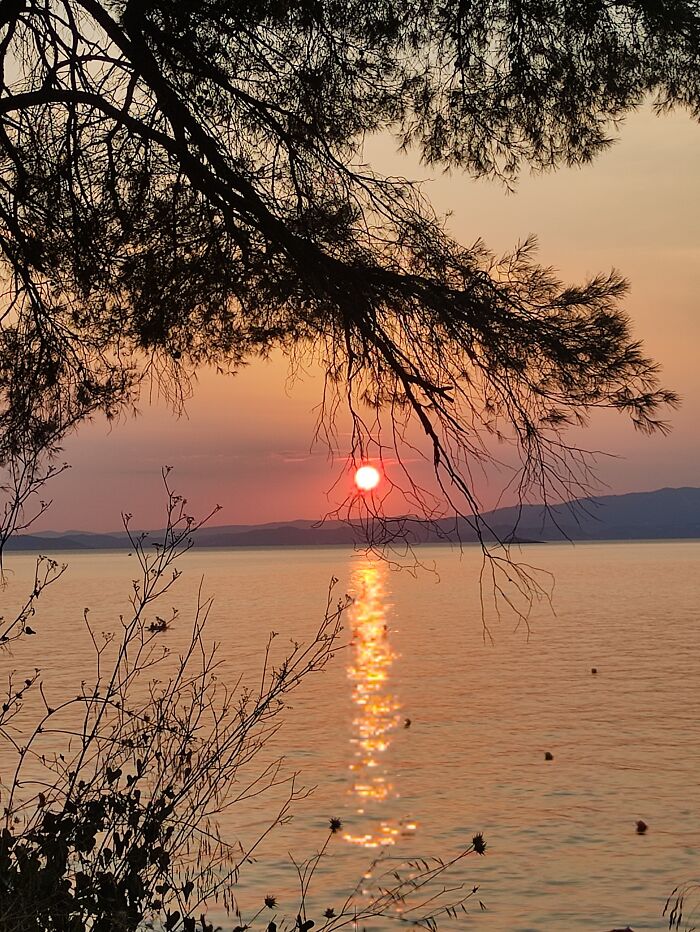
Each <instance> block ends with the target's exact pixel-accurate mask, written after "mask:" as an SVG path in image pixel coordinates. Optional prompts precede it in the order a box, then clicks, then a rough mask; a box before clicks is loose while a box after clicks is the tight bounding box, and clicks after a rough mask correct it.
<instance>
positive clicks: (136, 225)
mask: <svg viewBox="0 0 700 932" xmlns="http://www.w3.org/2000/svg"><path fill="white" fill-rule="evenodd" d="M0 24H1V25H0V55H1V60H2V67H3V71H2V89H1V96H0V115H1V119H2V124H1V127H0V137H1V138H0V145H1V147H2V176H1V179H2V180H1V185H2V187H1V193H0V214H1V216H0V247H1V250H2V273H1V274H2V282H3V297H2V304H1V305H0V320H1V328H2V329H1V331H0V421H1V425H0V429H1V432H2V440H1V446H0V450H1V451H2V458H5V459H6V458H7V457H9V456H11V455H13V454H16V453H17V452H18V451H21V450H26V449H27V448H29V449H33V450H36V449H37V448H43V447H46V448H51V447H54V446H55V445H56V444H58V443H59V442H60V440H61V437H62V436H63V435H64V433H65V431H66V429H68V428H69V427H70V426H71V425H73V424H75V423H77V422H79V421H80V420H81V419H83V418H84V417H86V416H88V415H89V414H90V413H92V412H94V411H96V410H99V409H102V410H103V411H105V412H106V413H107V414H108V415H113V414H114V413H115V412H116V411H118V410H119V409H120V407H121V406H122V405H124V404H127V403H129V402H130V401H131V400H133V398H134V397H135V393H136V392H137V391H138V385H139V382H140V380H141V379H142V378H143V376H144V375H145V374H147V373H151V374H153V373H156V374H157V375H158V377H159V378H161V379H163V380H164V382H165V383H166V384H170V385H174V386H177V384H178V383H179V382H180V380H181V379H182V378H183V377H185V375H186V373H187V371H191V370H192V368H193V367H196V366H198V365H200V364H202V363H205V362H207V363H215V364H217V365H220V366H222V367H224V368H235V367H236V366H237V365H238V364H240V363H241V362H242V361H244V360H246V359H248V358H249V357H251V356H254V355H256V354H265V353H268V352H269V351H270V350H272V349H273V348H275V347H281V348H282V349H283V350H285V351H286V352H289V353H297V352H299V353H310V354H313V355H315V357H316V358H318V359H320V361H321V362H322V363H323V364H324V365H325V367H326V369H327V371H328V375H329V379H328V386H329V388H331V389H332V390H333V391H334V392H336V393H337V395H338V396H343V395H347V400H348V403H349V404H350V407H351V410H353V412H354V414H355V427H356V435H355V440H354V443H355V447H356V449H357V450H358V451H359V452H360V453H363V452H366V449H367V447H366V445H367V443H369V442H371V440H370V436H369V435H370V434H371V433H372V427H371V419H370V421H369V422H368V421H366V420H365V419H364V416H363V414H362V410H363V409H362V403H363V402H366V403H368V404H369V405H370V407H372V406H375V407H377V406H381V407H384V408H385V409H388V410H389V412H390V415H391V416H393V418H394V422H396V423H399V424H401V423H402V419H403V418H404V416H405V415H406V413H408V414H410V416H412V417H415V418H417V419H418V421H419V422H420V424H421V426H422V429H423V430H424V431H425V433H426V434H427V436H428V438H429V440H430V442H431V443H432V445H433V450H434V458H435V463H436V465H437V467H438V472H440V470H445V471H446V472H443V473H442V475H443V476H446V477H447V480H448V482H446V487H449V488H454V487H455V484H456V488H457V489H458V490H461V491H462V492H463V493H464V494H465V495H466V496H467V498H468V499H470V500H471V487H470V483H469V472H468V470H469V460H470V457H479V456H483V455H486V454H485V453H484V447H483V438H484V436H486V435H488V434H489V433H496V434H498V433H504V434H510V435H512V436H514V437H515V440H516V443H517V445H518V446H519V448H520V451H521V454H522V459H523V464H524V473H523V476H524V478H523V481H524V483H525V484H527V483H531V482H535V483H537V484H539V485H540V486H541V488H542V489H543V490H546V489H548V488H551V487H552V486H556V485H557V484H559V483H560V482H562V481H564V482H566V481H567V477H570V476H571V472H570V470H571V468H572V467H571V465H570V463H569V460H568V459H567V455H568V452H569V448H568V447H567V446H566V444H565V443H564V442H563V441H562V439H561V434H560V431H561V429H562V427H563V426H565V425H566V424H567V423H570V422H577V421H582V420H585V418H586V415H587V413H588V412H589V411H590V410H591V409H592V408H596V407H612V408H616V409H619V410H620V411H623V412H625V413H627V414H629V415H630V416H631V418H632V420H633V421H634V423H635V424H636V425H637V426H638V427H639V428H641V429H643V430H653V429H654V428H656V427H658V426H659V425H660V421H659V416H660V408H661V407H662V406H663V405H665V404H668V403H673V402H674V401H675V398H674V396H673V395H672V394H671V393H669V392H667V391H664V390H662V389H660V388H659V386H658V383H657V374H656V367H655V365H654V364H653V363H652V362H651V361H650V360H648V359H647V358H645V356H644V354H643V352H642V350H641V349H640V346H639V344H638V343H636V342H635V341H634V340H633V339H632V337H631V335H630V331H629V326H628V321H627V318H626V316H625V314H624V312H623V310H622V308H621V304H620V299H621V297H622V296H623V294H624V290H625V283H624V281H623V280H622V279H621V278H620V277H619V276H618V275H617V274H615V273H612V274H609V275H608V274H603V275H600V276H598V277H596V278H594V279H593V280H591V281H588V282H585V283H584V284H582V285H580V286H568V285H563V284H562V283H560V282H559V281H558V280H557V278H556V276H555V275H554V274H553V273H552V271H551V270H550V269H547V268H543V267H541V266H539V265H537V264H536V262H535V260H534V259H533V254H532V245H531V244H525V245H521V246H519V247H518V248H516V249H515V251H514V252H513V253H512V255H509V256H506V257H504V258H502V259H496V258H495V257H494V256H492V255H491V254H490V253H489V252H488V251H487V249H486V248H485V247H484V246H483V245H482V244H480V243H477V244H476V245H473V246H464V245H461V244H459V243H457V242H455V241H454V240H453V239H452V238H451V237H450V236H449V235H448V234H447V232H446V231H445V229H444V226H443V224H442V222H441V221H440V219H439V218H437V217H436V216H435V215H434V214H433V213H432V212H431V210H430V207H429V205H428V204H427V203H426V202H425V200H424V199H423V197H422V195H421V193H420V190H419V189H418V188H417V187H416V186H415V185H412V184H410V183H409V182H407V181H404V180H401V179H394V178H386V177H382V176H380V175H378V174H376V173H374V172H373V171H371V170H370V169H369V168H368V167H367V166H365V165H363V164H362V145H363V142H364V140H365V139H366V138H367V137H368V136H369V135H371V134H374V133H377V132H386V131H389V132H391V133H393V135H394V137H395V138H396V140H397V141H398V143H399V144H400V145H402V146H406V147H414V148H416V149H417V150H418V151H419V152H420V153H421V155H422V156H423V158H424V159H425V161H426V162H428V163H431V164H436V165H440V166H448V167H457V168H462V169H464V170H466V171H467V172H469V173H471V174H472V175H477V176H479V175H481V176H498V177H500V178H502V179H505V180H506V181H507V180H509V179H512V178H514V177H515V176H516V174H517V172H518V171H519V169H520V168H521V166H522V165H523V164H530V165H532V166H534V167H536V168H543V169H544V168H550V167H554V166H556V165H559V164H577V163H581V162H585V161H587V160H589V159H591V158H592V157H594V156H595V155H596V154H597V153H598V152H599V151H600V150H602V149H604V148H605V147H606V146H607V145H609V142H610V138H609V133H610V130H611V127H613V126H614V123H615V121H616V120H617V119H619V118H620V117H622V116H623V114H624V113H626V112H627V111H629V110H631V109H633V108H635V107H637V106H639V105H640V104H641V103H642V102H643V101H644V100H645V99H646V98H647V97H648V96H649V95H652V96H653V97H654V99H655V101H656V106H657V107H658V108H661V109H664V108H671V107H674V106H677V105H679V106H684V107H686V108H687V109H688V110H690V112H691V114H692V115H693V116H694V117H696V118H697V117H698V115H699V114H700V6H699V4H698V2H697V0H616V2H612V0H585V2H575V3H573V2H566V0H474V2H470V0H460V2H457V0H442V2H432V0H402V2H394V3H392V2H384V0H377V2H372V3H367V2H364V0H363V2H357V0H342V2H341V0H315V2H314V0H288V2H286V0H279V2H278V0H248V2H246V0H236V2H233V0H179V2H173V0H129V2H126V3H124V2H98V0H64V2H59V0H3V2H2V3H0ZM329 404H330V408H331V409H332V406H333V402H331V403H329ZM375 440H376V437H375ZM396 441H397V438H396V436H394V437H391V436H390V437H388V439H387V441H386V442H387V443H389V444H392V443H394V442H396ZM449 483H452V485H449Z"/></svg>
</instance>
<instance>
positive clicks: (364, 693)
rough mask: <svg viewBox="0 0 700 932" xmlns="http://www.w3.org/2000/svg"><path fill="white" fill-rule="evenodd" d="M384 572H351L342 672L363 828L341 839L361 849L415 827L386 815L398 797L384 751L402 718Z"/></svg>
mask: <svg viewBox="0 0 700 932" xmlns="http://www.w3.org/2000/svg"><path fill="white" fill-rule="evenodd" d="M386 573H387V568H386V566H385V565H384V564H383V563H366V564H364V565H362V566H360V567H357V568H356V569H355V571H354V573H353V589H354V592H355V601H354V604H353V607H352V612H351V625H352V657H351V662H350V664H349V666H348V671H347V673H348V679H349V680H350V682H351V683H352V684H353V687H352V701H353V703H354V709H355V716H354V718H353V723H352V738H351V742H352V745H353V749H354V755H353V760H352V763H351V764H350V771H351V774H352V788H351V793H352V795H353V796H354V797H355V803H356V806H357V809H356V812H357V814H358V816H360V817H361V818H360V820H359V821H360V823H361V824H363V826H366V828H364V830H361V831H357V832H355V833H353V832H346V833H345V836H344V837H345V839H346V841H349V842H351V843H352V844H356V845H362V846H363V847H365V848H377V847H379V846H381V845H393V844H395V840H396V837H397V836H398V835H399V834H401V832H402V831H409V832H410V831H412V830H413V829H414V828H415V826H414V825H413V823H407V824H402V823H401V822H400V821H398V820H396V819H393V818H391V817H390V815H389V812H388V811H387V804H388V803H389V801H390V800H392V799H397V798H398V793H397V792H396V788H395V785H394V782H393V779H392V775H391V770H390V767H389V764H388V761H387V751H388V750H389V747H390V745H391V743H392V740H393V738H394V732H395V731H396V729H397V728H398V727H399V725H400V724H401V721H402V718H401V714H400V713H401V704H400V702H399V699H398V697H397V696H396V694H395V693H394V692H393V690H392V684H391V668H392V665H393V663H394V661H395V660H396V658H397V654H396V653H395V651H394V649H393V648H392V645H391V632H390V629H389V625H388V622H387V616H388V613H389V611H390V606H389V605H388V604H387V602H386V593H385V578H386Z"/></svg>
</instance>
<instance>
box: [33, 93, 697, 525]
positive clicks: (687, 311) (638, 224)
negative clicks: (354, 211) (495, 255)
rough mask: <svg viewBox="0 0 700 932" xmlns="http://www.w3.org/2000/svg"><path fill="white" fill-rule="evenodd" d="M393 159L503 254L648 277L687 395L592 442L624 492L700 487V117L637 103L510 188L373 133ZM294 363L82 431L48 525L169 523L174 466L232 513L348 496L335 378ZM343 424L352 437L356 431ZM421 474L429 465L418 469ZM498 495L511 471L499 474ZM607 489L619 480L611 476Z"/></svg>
mask: <svg viewBox="0 0 700 932" xmlns="http://www.w3.org/2000/svg"><path fill="white" fill-rule="evenodd" d="M365 157H366V159H367V160H368V161H369V162H371V164H373V165H374V167H376V168H377V169H380V170H384V171H387V172H390V173H392V174H402V175H405V176H407V177H410V178H417V179H425V180H426V192H427V194H428V196H429V198H430V199H431V200H432V202H433V204H434V206H435V207H436V209H437V210H438V211H439V212H447V211H450V212H451V218H450V221H449V225H450V228H451V230H452V232H453V233H454V235H455V236H456V237H457V238H458V239H460V240H461V241H462V242H465V243H471V242H473V241H474V240H476V239H477V238H478V237H481V238H483V239H484V241H485V242H486V244H487V245H488V246H489V247H490V248H491V249H493V250H494V251H496V252H504V251H507V250H508V249H510V248H511V247H512V246H514V245H515V244H516V243H517V242H518V240H522V239H524V238H525V237H526V236H528V235H530V234H533V233H534V234H537V236H538V238H539V243H540V251H539V259H540V261H541V262H542V263H543V264H546V265H552V266H554V267H555V268H556V269H558V270H559V272H560V273H561V275H562V277H563V278H564V279H565V280H568V281H572V282H574V281H576V282H578V281H581V280H582V279H584V278H586V277H587V276H588V275H592V274H595V273H596V272H599V271H607V270H609V269H610V268H611V267H613V266H614V267H616V268H617V269H619V270H620V271H621V272H622V273H623V274H624V275H625V276H626V277H627V278H628V279H629V280H630V281H631V285H632V289H631V293H630V295H629V297H628V299H627V302H626V308H627V310H628V312H629V314H630V315H631V317H632V319H633V321H634V327H635V334H636V335H637V336H638V337H640V338H642V339H643V340H644V341H645V344H646V349H647V351H648V353H649V354H650V355H651V356H652V357H654V358H655V359H656V360H658V361H659V362H660V363H661V364H662V365H663V383H664V385H666V386H668V387H670V388H673V389H674V390H676V391H677V392H678V393H679V394H680V395H681V397H682V400H683V406H682V408H681V410H680V411H678V412H675V413H673V414H672V421H673V427H674V429H673V431H672V433H671V435H670V436H668V437H662V436H658V437H654V438H648V437H643V436H641V435H639V434H636V433H635V431H634V430H633V428H632V426H631V425H630V424H629V423H628V422H626V421H625V420H624V418H622V417H619V416H611V415H608V414H605V415H601V416H598V417H596V418H595V419H594V422H593V424H592V426H591V428H590V430H589V431H588V432H587V434H586V436H585V438H580V437H579V438H578V439H579V442H581V443H582V444H583V445H585V446H587V447H588V448H590V449H599V450H605V451H607V452H608V453H611V454H615V455H616V457H617V458H604V459H603V460H601V462H600V464H599V475H600V478H601V480H603V481H604V482H605V483H606V484H607V486H608V490H609V491H613V492H627V491H637V490H648V489H655V488H659V487H662V486H683V485H696V486H697V485H700V430H698V425H700V361H699V360H698V346H699V345H700V315H699V314H698V295H699V294H700V173H699V172H698V165H700V126H699V125H698V124H697V123H694V122H693V121H692V120H691V119H690V117H688V116H687V115H686V114H684V113H682V112H678V113H676V114H671V115H669V116H663V117H655V116H653V115H652V114H651V112H650V110H644V111H641V112H639V113H636V114H633V115H632V116H631V117H629V118H628V120H627V121H626V123H625V124H624V125H623V127H622V129H621V134H620V140H619V142H618V143H617V144H616V145H615V146H614V147H612V148H611V149H610V150H609V151H608V152H607V153H606V154H604V155H603V156H601V157H599V158H598V159H597V160H596V161H595V162H594V163H593V164H592V165H589V166H586V167H585V168H583V169H561V170H559V171H558V172H556V173H554V174H550V175H545V176H538V177H529V176H523V178H522V179H521V181H520V184H519V187H518V190H517V192H516V193H514V194H507V193H506V192H504V190H503V189H502V188H501V187H500V186H499V185H498V184H497V183H495V182H486V181H481V182H475V181H472V180H470V179H469V178H467V177H464V176H461V175H459V174H451V175H449V176H446V175H440V174H439V173H437V172H431V171H429V170H428V169H426V168H425V167H424V166H421V165H420V164H418V162H417V161H413V160H411V159H410V158H407V157H403V156H399V155H396V154H395V153H394V152H393V146H392V144H391V143H390V142H389V141H388V140H387V139H380V140H375V141H372V142H371V143H370V144H368V146H367V149H366V152H365ZM287 383H288V367H287V363H286V362H285V360H283V359H282V358H275V359H273V360H271V361H269V362H255V363H253V364H251V365H250V366H249V367H248V368H247V369H245V370H244V371H242V372H241V373H240V374H239V375H237V376H236V377H234V378H230V377H229V378H225V377H218V376H215V375H213V374H212V373H202V374H201V377H200V379H199V384H198V385H197V386H196V388H195V393H194V397H193V398H192V400H191V401H190V402H189V404H188V406H187V413H186V416H185V417H180V418H176V417H174V416H173V415H172V414H171V413H170V412H169V411H168V408H167V405H166V404H165V403H163V402H162V401H159V400H158V399H153V400H151V401H149V399H148V398H145V397H144V398H143V399H142V403H141V416H140V418H138V419H134V420H132V419H123V420H122V421H121V422H120V423H117V424H116V425H113V426H111V427H108V426H107V425H106V424H105V423H104V422H103V421H99V420H98V421H95V422H94V423H92V424H90V425H88V426H85V427H82V428H81V429H80V431H79V432H78V433H77V434H76V435H74V436H72V437H71V438H70V439H69V441H68V442H67V443H66V446H65V459H66V460H67V461H68V462H70V463H71V466H72V468H71V470H70V471H69V472H68V473H67V474H65V475H64V476H62V477H60V478H59V479H57V480H56V481H55V483H54V485H53V489H52V495H53V498H54V504H53V506H52V508H51V510H50V511H49V512H48V513H47V514H46V515H45V516H44V517H43V518H42V520H41V522H40V523H38V524H37V525H36V529H46V528H53V529H56V530H61V529H68V528H78V529H85V530H113V529H115V528H118V527H119V526H120V523H121V519H120V513H121V511H124V510H126V511H130V512H132V513H133V514H134V516H135V517H134V520H135V522H136V523H137V524H138V525H139V526H158V525H159V524H160V523H161V519H162V501H161V496H160V488H159V486H160V467H161V466H162V465H163V464H166V463H167V464H170V465H172V466H173V467H174V468H175V473H174V476H175V478H174V484H175V486H176V487H177V489H178V490H179V491H181V492H182V493H183V494H185V495H187V496H188V498H189V499H190V501H191V502H192V505H193V507H194V508H195V509H196V510H200V509H203V508H207V507H208V506H210V505H214V504H217V503H218V504H220V505H221V506H222V511H221V513H220V514H219V515H218V516H217V523H221V524H237V523H240V524H247V523H262V522H267V521H275V520H291V519H294V518H318V517H320V516H322V515H323V514H325V513H327V512H328V511H329V510H332V509H333V507H334V506H335V505H336V504H337V503H338V502H339V501H340V500H342V499H343V498H344V497H345V495H346V494H347V492H348V489H349V480H348V478H346V477H343V478H342V479H341V481H340V482H339V483H338V484H337V485H336V486H335V488H333V485H334V483H335V482H336V480H337V479H338V477H339V476H340V475H341V474H342V471H343V466H344V462H343V457H342V452H343V451H342V450H341V455H340V456H339V457H338V458H336V459H335V460H334V461H331V460H330V459H329V456H328V450H327V448H326V447H324V445H323V444H322V443H319V444H317V445H315V446H314V445H313V435H314V426H315V422H316V417H317V411H316V406H317V405H318V403H319V401H320V395H321V381H320V378H319V374H318V373H317V372H314V371H313V370H312V371H309V372H308V373H307V374H306V375H304V376H303V377H297V379H296V382H295V383H294V384H293V385H288V384H287ZM342 426H343V425H342V424H341V425H340V427H341V432H340V436H339V441H340V445H341V446H342V442H343V433H342ZM416 468H417V469H418V472H419V473H420V471H421V467H420V466H419V465H417V466H416ZM479 481H480V486H479V488H478V490H477V491H478V493H479V495H480V497H481V500H482V503H483V505H484V507H489V506H491V505H492V504H494V503H495V501H496V500H497V499H498V495H499V493H500V491H501V488H502V486H503V485H504V483H505V481H507V480H506V477H504V476H502V475H500V476H498V475H495V476H485V477H483V478H482V479H480V480H479ZM601 491H606V489H605V488H604V487H603V486H601Z"/></svg>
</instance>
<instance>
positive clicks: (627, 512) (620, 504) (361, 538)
mask: <svg viewBox="0 0 700 932" xmlns="http://www.w3.org/2000/svg"><path fill="white" fill-rule="evenodd" d="M483 519H484V522H485V525H486V526H487V527H488V528H489V529H490V531H489V532H487V533H486V535H485V537H486V539H487V540H488V539H494V538H496V537H498V538H499V539H501V540H503V539H513V540H516V541H520V542H536V541H556V540H566V539H569V540H647V539H649V540H667V539H675V538H686V539H691V538H700V488H690V487H687V488H680V489H657V490H656V491H654V492H629V493H627V494H625V495H603V496H592V497H590V498H583V499H577V500H576V501H574V502H572V503H571V504H570V505H568V506H565V505H560V506H558V507H556V508H552V509H546V508H544V507H543V506H542V505H523V506H522V507H521V508H517V507H508V508H499V509H497V510H495V511H492V512H487V513H485V514H484V515H483ZM385 525H386V527H387V530H388V533H389V535H391V533H392V532H396V531H398V530H400V529H402V528H403V529H404V530H405V536H406V539H407V540H408V541H409V542H410V543H414V544H419V543H437V542H441V541H442V542H447V541H458V540H461V541H462V542H464V543H469V542H473V541H476V540H477V535H476V533H475V531H474V529H473V528H472V527H471V526H470V524H469V522H467V521H465V520H463V519H460V520H455V519H454V518H449V519H443V520H440V521H438V522H436V523H433V524H430V523H428V522H425V521H419V520H417V519H415V520H412V521H410V522H409V523H408V524H406V525H404V520H403V519H397V518H388V519H387V521H386V522H385ZM152 536H153V538H154V540H155V539H157V536H158V535H157V532H154V534H153V535H152ZM364 543H366V536H365V535H364V534H363V532H362V529H361V528H360V527H358V526H350V525H348V524H345V523H343V522H340V521H328V522H325V523H324V524H319V523H318V522H315V521H303V520H298V521H279V522H272V523H268V524H257V525H226V526H222V527H209V528H202V529H201V530H200V531H198V532H197V545H198V546H199V547H304V546H326V547H328V546H336V545H346V546H352V545H356V544H359V545H362V544H364ZM130 546H131V545H130V542H129V540H128V538H127V536H126V534H125V533H124V532H123V531H118V532H115V533H111V534H99V533H97V534H96V533H90V532H83V531H66V532H65V533H62V532H56V531H47V532H45V533H44V534H22V535H18V536H17V537H13V538H11V539H10V540H9V541H8V544H7V549H8V550H16V551H17V550H24V551H39V552H47V553H51V552H55V551H59V550H122V549H127V548H129V547H130Z"/></svg>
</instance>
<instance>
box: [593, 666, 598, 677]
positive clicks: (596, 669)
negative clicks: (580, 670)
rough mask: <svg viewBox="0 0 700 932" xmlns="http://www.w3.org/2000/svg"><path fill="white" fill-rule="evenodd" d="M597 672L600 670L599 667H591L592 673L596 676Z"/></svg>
mask: <svg viewBox="0 0 700 932" xmlns="http://www.w3.org/2000/svg"><path fill="white" fill-rule="evenodd" d="M597 672H598V667H591V673H592V674H593V675H594V676H595V674H596V673H597Z"/></svg>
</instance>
